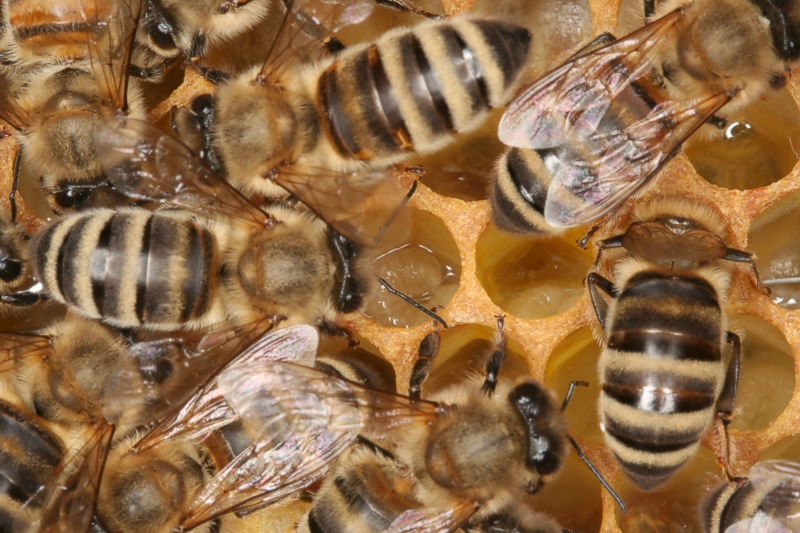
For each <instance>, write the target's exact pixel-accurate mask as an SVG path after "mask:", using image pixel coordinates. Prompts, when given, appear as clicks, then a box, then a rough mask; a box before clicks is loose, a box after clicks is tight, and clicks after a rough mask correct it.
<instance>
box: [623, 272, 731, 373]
mask: <svg viewBox="0 0 800 533" xmlns="http://www.w3.org/2000/svg"><path fill="white" fill-rule="evenodd" d="M709 291H711V292H709ZM721 322H722V314H721V311H720V307H719V301H718V300H717V298H716V294H715V293H714V292H713V288H712V287H711V286H710V285H709V284H708V283H707V282H706V281H705V280H703V279H701V278H692V277H685V276H682V277H680V278H672V277H667V276H664V275H662V274H661V273H657V272H652V271H650V272H648V273H646V274H644V275H641V276H635V277H634V278H633V279H631V280H630V281H629V282H628V284H627V286H626V287H625V288H624V289H623V291H622V294H620V296H619V298H618V299H617V312H616V314H615V316H614V322H613V325H612V331H611V332H610V336H612V335H616V334H617V332H623V331H624V332H626V333H625V335H624V336H621V337H620V336H617V337H615V341H618V342H621V343H627V344H628V345H630V346H629V348H630V349H628V350H626V351H639V350H640V349H644V346H640V347H636V343H637V342H640V343H642V342H646V341H645V338H644V335H642V336H640V337H636V336H635V335H631V336H628V333H627V332H629V331H642V332H658V333H659V335H661V338H657V336H656V337H654V339H653V341H652V342H653V343H656V342H661V343H666V344H668V345H670V346H672V347H673V348H678V347H676V346H674V345H675V343H678V344H680V343H682V342H683V343H685V346H686V348H685V349H687V350H694V349H705V350H706V352H705V353H698V354H680V353H677V354H673V355H672V357H674V358H678V359H683V358H688V359H697V360H714V361H717V360H719V343H720V338H721ZM670 333H672V334H674V335H678V336H683V337H684V338H685V340H679V339H668V338H667V337H666V336H665V335H669V334H670ZM705 343H708V344H712V345H715V346H714V347H713V348H710V351H709V348H708V344H705ZM614 348H615V349H619V350H621V349H622V348H620V347H619V346H614ZM656 355H657V354H656ZM663 356H664V357H666V356H667V353H665V354H664V355H663Z"/></svg>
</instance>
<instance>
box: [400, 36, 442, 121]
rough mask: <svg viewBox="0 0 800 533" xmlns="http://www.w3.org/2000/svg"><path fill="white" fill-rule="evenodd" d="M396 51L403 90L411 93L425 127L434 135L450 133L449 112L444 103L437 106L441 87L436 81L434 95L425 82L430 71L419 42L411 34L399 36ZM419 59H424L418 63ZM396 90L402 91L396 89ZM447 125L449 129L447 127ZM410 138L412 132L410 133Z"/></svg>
mask: <svg viewBox="0 0 800 533" xmlns="http://www.w3.org/2000/svg"><path fill="white" fill-rule="evenodd" d="M397 50H398V52H399V54H400V61H401V64H402V68H403V79H404V81H405V85H406V87H405V89H406V90H407V91H408V92H409V93H411V95H412V97H413V100H414V102H415V103H416V105H417V107H418V109H419V112H420V116H421V117H422V119H423V120H424V121H425V126H427V128H428V130H429V131H430V132H431V133H434V134H443V133H448V132H450V131H452V119H451V117H450V111H449V110H448V109H447V108H446V105H447V104H446V103H445V102H444V101H442V102H441V103H440V104H439V105H438V106H437V97H441V94H442V93H441V87H440V86H439V82H438V81H436V82H435V85H436V87H437V90H436V93H435V94H432V93H431V91H430V89H429V87H428V85H427V83H426V80H425V73H424V71H425V70H426V69H430V64H429V63H428V61H427V59H425V58H424V56H425V54H424V52H423V51H422V47H421V45H420V44H419V40H418V39H417V37H416V36H415V35H414V34H413V33H407V34H404V35H401V36H399V38H398V44H397ZM420 58H423V59H424V62H423V63H420ZM398 90H402V89H400V88H398ZM439 106H444V108H445V110H446V112H445V114H441V113H440V107H439ZM448 124H449V125H450V127H448ZM411 134H412V136H413V135H414V131H413V130H412V132H411Z"/></svg>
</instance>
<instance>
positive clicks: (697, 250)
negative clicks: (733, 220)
mask: <svg viewBox="0 0 800 533" xmlns="http://www.w3.org/2000/svg"><path fill="white" fill-rule="evenodd" d="M622 245H623V246H624V247H625V249H626V250H628V251H629V252H630V253H631V254H633V255H635V256H637V257H642V258H645V259H648V260H650V261H665V260H670V259H675V258H677V257H680V258H681V259H682V260H685V261H692V262H695V263H702V262H707V261H712V260H714V259H722V258H723V257H725V256H726V255H727V253H728V247H727V246H726V245H725V241H723V240H722V238H721V237H720V236H719V235H716V234H714V233H711V232H708V231H705V230H689V231H687V232H685V233H681V234H676V233H674V232H672V231H670V230H669V229H668V228H667V227H665V226H664V225H663V224H661V223H659V222H643V223H639V224H631V225H630V226H629V227H628V229H627V231H626V232H625V234H624V235H623V237H622Z"/></svg>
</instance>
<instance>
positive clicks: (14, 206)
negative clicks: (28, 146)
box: [8, 145, 22, 222]
mask: <svg viewBox="0 0 800 533" xmlns="http://www.w3.org/2000/svg"><path fill="white" fill-rule="evenodd" d="M21 161H22V145H20V146H19V149H17V155H15V156H14V181H13V182H12V184H11V192H10V193H9V195H8V201H9V203H10V204H11V222H15V221H16V220H17V188H18V187H19V167H20V164H21Z"/></svg>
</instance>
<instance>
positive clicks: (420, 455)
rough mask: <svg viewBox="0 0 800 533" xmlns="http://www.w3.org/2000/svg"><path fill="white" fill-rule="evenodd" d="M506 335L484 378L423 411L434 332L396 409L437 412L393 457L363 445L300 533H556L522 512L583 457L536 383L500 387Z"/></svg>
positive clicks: (405, 435)
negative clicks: (571, 455)
mask: <svg viewBox="0 0 800 533" xmlns="http://www.w3.org/2000/svg"><path fill="white" fill-rule="evenodd" d="M500 327H501V329H500V332H499V333H498V335H497V337H496V339H495V343H494V346H493V348H492V351H491V352H490V353H489V355H488V357H487V360H486V373H485V375H484V376H474V377H472V378H470V379H469V380H467V381H465V382H463V383H459V384H457V385H454V386H451V387H450V388H447V389H445V390H443V391H441V392H440V393H437V394H436V395H434V396H432V397H431V399H429V400H427V401H423V400H420V399H419V387H420V386H421V384H422V383H423V382H424V380H425V378H426V377H427V374H428V371H429V370H430V367H431V362H432V360H433V358H434V357H435V355H436V351H437V349H438V344H439V343H438V331H436V330H434V332H433V333H431V334H430V335H429V336H427V337H426V338H425V339H424V340H423V342H422V343H421V345H420V351H419V358H418V360H417V362H416V363H415V365H414V369H413V370H412V373H411V378H410V382H409V393H410V396H409V397H408V398H406V397H401V396H397V397H396V400H394V401H396V402H398V404H400V405H406V402H408V403H409V404H410V405H427V404H428V402H433V403H432V405H438V406H439V409H440V410H439V411H438V412H435V413H433V414H432V415H431V416H430V417H429V418H427V419H425V418H421V419H419V420H418V421H416V423H413V424H411V425H410V426H409V427H408V428H407V429H404V430H403V431H397V432H392V433H391V434H390V438H391V439H392V442H393V444H392V449H391V450H387V449H384V448H381V447H379V446H377V445H376V444H372V443H370V442H369V441H368V440H365V439H361V440H360V443H359V445H356V446H353V447H352V448H351V449H350V450H349V451H348V452H347V454H346V455H344V456H343V457H342V458H341V459H340V460H339V462H338V463H337V465H336V468H335V469H334V471H333V472H332V473H331V475H330V476H328V477H327V478H326V480H325V481H324V482H323V484H322V487H321V488H320V490H319V493H318V494H317V495H316V497H315V499H314V504H313V507H312V509H311V511H309V514H308V517H307V518H306V519H304V520H303V521H302V522H301V524H300V526H299V528H298V531H299V533H308V532H316V533H323V532H324V533H339V532H346V531H369V532H373V531H374V532H378V531H391V532H399V531H437V532H442V533H445V532H449V531H455V530H456V529H457V528H459V527H462V526H463V528H464V530H465V531H487V532H489V531H502V529H498V528H500V527H502V526H505V527H507V528H515V529H506V530H507V531H515V532H519V533H521V532H527V531H528V530H530V531H532V532H533V531H542V530H544V531H546V532H548V533H551V532H552V531H560V529H559V528H557V526H556V525H555V524H554V523H553V522H552V520H551V519H549V518H543V517H541V516H540V515H538V514H534V513H532V512H531V513H525V512H523V511H518V510H517V506H523V505H524V499H525V497H526V496H528V495H530V494H535V493H536V492H537V491H538V490H539V489H540V488H541V487H542V485H543V484H544V483H546V482H547V481H549V480H550V479H552V478H553V477H554V476H556V475H557V474H558V472H559V470H560V468H561V465H562V461H563V458H564V455H565V454H566V453H567V446H568V443H571V444H572V445H573V446H575V447H576V450H578V448H577V444H576V443H575V441H574V440H573V439H572V438H571V437H569V435H568V434H567V430H566V423H565V421H564V419H563V417H562V416H561V411H562V407H563V406H562V405H559V404H558V402H556V400H555V398H554V396H553V394H552V393H551V392H550V391H549V390H548V389H546V388H544V387H543V386H542V385H541V384H539V383H538V382H536V381H534V380H532V379H522V380H520V381H518V382H517V383H514V382H513V381H512V380H510V379H507V378H499V377H498V373H499V371H500V367H501V365H502V361H503V359H504V356H505V344H506V340H505V337H504V336H503V334H502V321H501V322H500ZM574 385H575V383H574V384H572V387H574ZM571 391H572V388H571V389H570V393H569V394H571ZM376 403H377V402H376ZM565 404H566V402H565ZM581 456H582V458H583V455H582V454H581ZM584 459H585V458H584ZM587 464H590V463H588V461H587ZM595 473H596V470H595ZM604 485H605V486H606V487H608V485H607V484H605V483H604ZM612 494H613V492H612ZM615 497H616V496H615ZM617 499H618V498H617ZM618 501H619V499H618ZM619 503H620V504H621V505H622V503H621V501H619ZM623 510H624V505H623ZM492 527H495V529H492Z"/></svg>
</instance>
